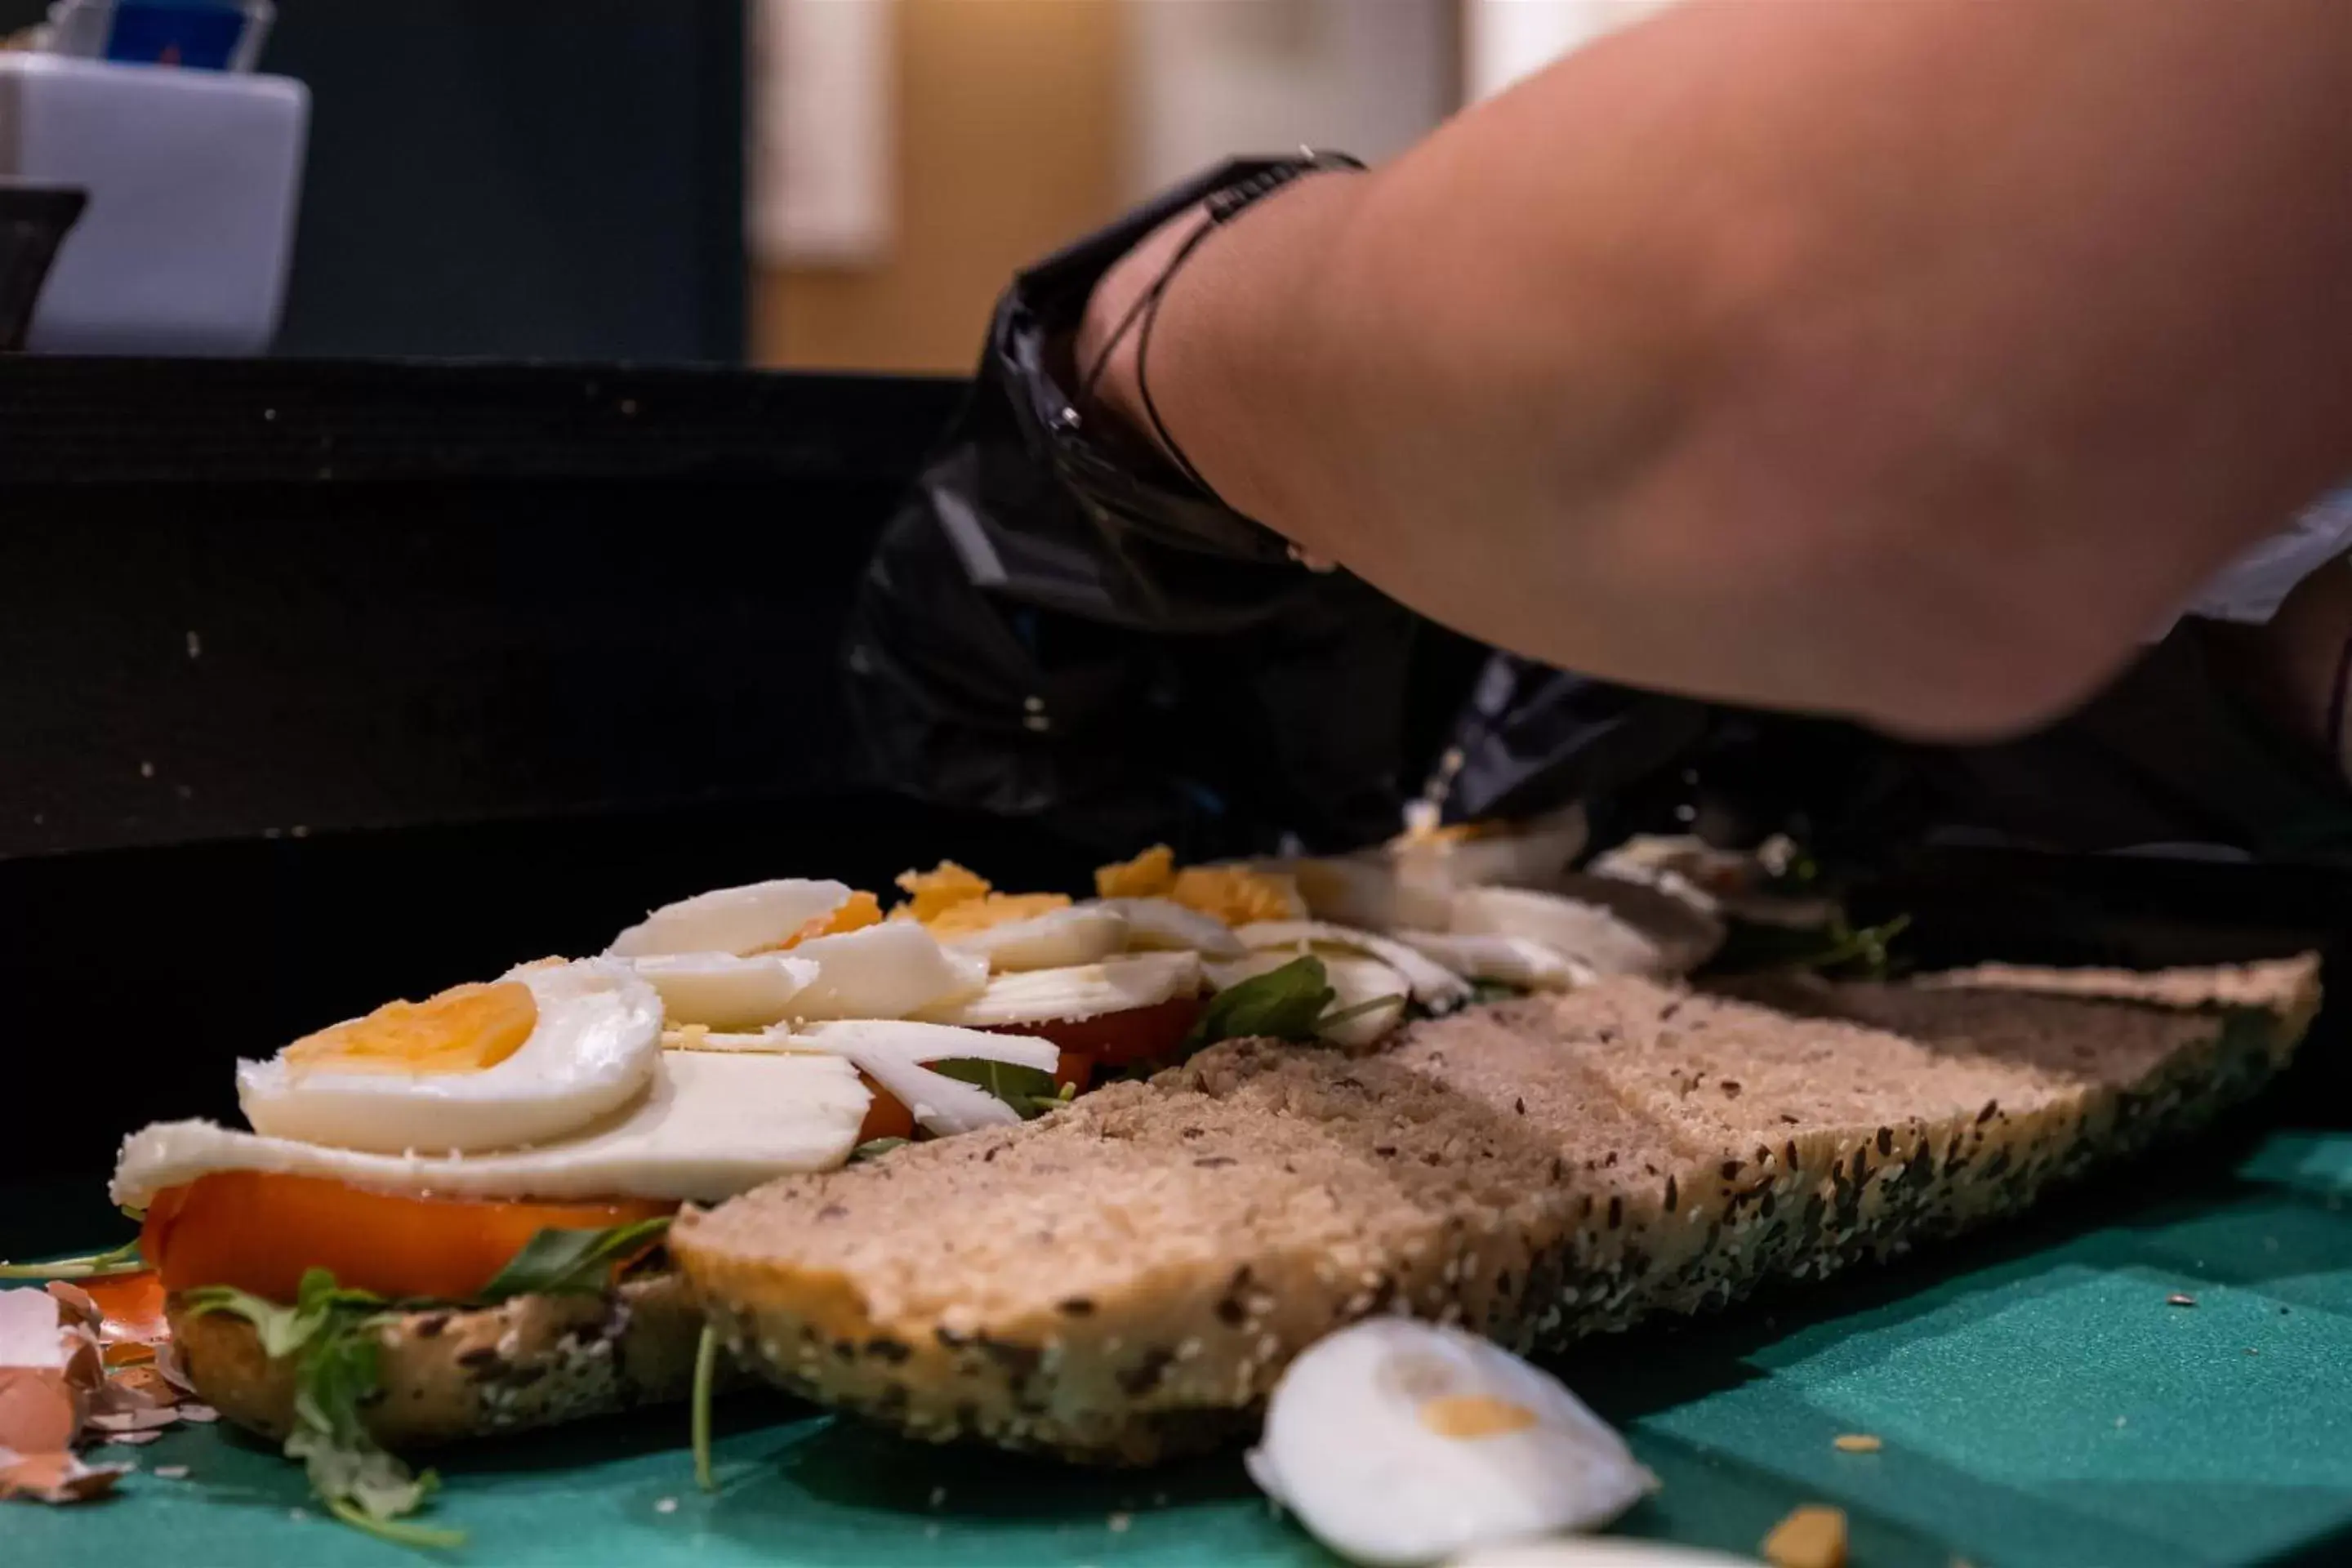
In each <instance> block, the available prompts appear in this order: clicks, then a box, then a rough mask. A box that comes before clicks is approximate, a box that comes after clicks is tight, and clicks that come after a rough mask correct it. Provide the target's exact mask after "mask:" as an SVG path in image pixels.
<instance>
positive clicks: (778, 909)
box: [604, 877, 849, 958]
mask: <svg viewBox="0 0 2352 1568" xmlns="http://www.w3.org/2000/svg"><path fill="white" fill-rule="evenodd" d="M848 900H849V889H848V888H847V886H845V884H843V883H840V882H828V881H812V880H808V879H803V878H799V877H788V878H783V879H780V880H777V881H772V882H752V883H749V884H747V885H746V886H743V887H740V888H719V889H714V890H712V891H710V892H708V893H697V894H696V895H695V896H694V897H693V898H690V899H680V900H678V901H677V902H676V903H674V904H664V905H663V906H662V907H661V908H659V909H657V910H655V911H654V912H653V913H651V914H649V915H647V916H646V918H645V919H644V920H642V921H638V922H637V923H636V924H635V925H633V926H631V927H629V929H628V930H626V931H623V932H622V933H621V934H620V935H618V936H616V937H614V939H613V945H612V946H610V947H608V948H606V949H605V950H604V952H605V953H606V955H607V956H609V957H613V958H644V957H646V956H647V955H648V954H652V953H662V952H732V953H737V954H741V953H747V952H758V951H759V950H760V949H761V948H768V947H775V946H777V945H779V944H781V943H783V942H790V941H791V940H792V939H793V937H794V936H795V935H797V934H798V933H799V932H800V931H802V930H803V929H804V928H805V927H806V926H807V925H808V923H809V922H810V921H814V920H819V919H822V918H823V917H824V916H826V915H829V914H831V913H833V911H834V910H837V909H839V908H841V906H842V905H843V904H845V903H846V902H848Z"/></svg>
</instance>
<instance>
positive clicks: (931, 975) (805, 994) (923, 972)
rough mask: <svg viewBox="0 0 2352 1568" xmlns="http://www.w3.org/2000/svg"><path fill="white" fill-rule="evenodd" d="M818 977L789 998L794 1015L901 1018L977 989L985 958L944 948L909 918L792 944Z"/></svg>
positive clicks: (981, 981) (985, 967) (983, 975)
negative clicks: (813, 966) (813, 965)
mask: <svg viewBox="0 0 2352 1568" xmlns="http://www.w3.org/2000/svg"><path fill="white" fill-rule="evenodd" d="M793 957H795V958H801V959H806V960H808V961H809V962H811V963H814V964H815V965H816V970H817V972H816V978H815V979H814V980H812V981H810V982H809V984H807V986H806V987H805V988H803V990H802V991H801V992H800V994H798V995H796V996H794V997H793V1005H792V1013H793V1016H794V1017H796V1018H903V1017H905V1016H908V1014H910V1013H914V1012H918V1011H920V1010H921V1009H923V1008H926V1007H931V1006H936V1005H944V1004H947V1003H952V1002H957V1001H961V999H963V998H964V997H967V996H973V995H977V994H979V993H980V991H981V989H982V987H983V986H985V985H986V984H988V960H986V959H984V958H981V957H978V956H976V955H974V954H971V953H959V952H949V951H948V950H947V949H945V948H943V947H941V946H940V944H939V942H938V940H937V939H935V938H934V937H933V936H932V935H931V933H930V932H929V931H925V930H924V929H923V928H922V927H921V926H919V925H917V924H916V923H915V922H914V921H883V922H882V923H881V924H880V925H874V926H867V927H866V928H865V929H864V930H862V931H844V932H842V933H841V934H840V935H838V936H820V937H816V938H814V939H812V940H810V941H808V942H802V943H801V944H800V945H799V946H798V947H795V948H794V949H793Z"/></svg>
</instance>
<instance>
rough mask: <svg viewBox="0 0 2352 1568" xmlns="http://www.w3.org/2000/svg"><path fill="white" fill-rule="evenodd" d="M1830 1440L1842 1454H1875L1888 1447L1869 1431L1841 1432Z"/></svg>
mask: <svg viewBox="0 0 2352 1568" xmlns="http://www.w3.org/2000/svg"><path fill="white" fill-rule="evenodd" d="M1830 1441H1831V1444H1832V1446H1833V1447H1835V1448H1836V1449H1837V1451H1838V1452H1839V1453H1841V1454H1875V1453H1876V1452H1878V1450H1879V1449H1881V1448H1884V1447H1886V1445H1885V1443H1882V1442H1880V1441H1879V1440H1878V1439H1877V1438H1876V1437H1874V1436H1871V1435H1870V1434H1869V1433H1867V1432H1841V1433H1839V1434H1838V1435H1837V1436H1835V1437H1832V1439H1830Z"/></svg>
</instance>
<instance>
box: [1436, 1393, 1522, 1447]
mask: <svg viewBox="0 0 2352 1568" xmlns="http://www.w3.org/2000/svg"><path fill="white" fill-rule="evenodd" d="M1421 1424H1422V1425H1423V1426H1426V1427H1428V1428H1429V1429H1430V1430H1431V1431H1433V1432H1434V1433H1436V1434H1437V1435H1438V1436H1441V1437H1500V1436H1503V1435H1504V1434H1506V1433H1509V1432H1524V1431H1526V1430H1527V1429H1528V1427H1530V1426H1534V1425H1535V1424H1536V1413H1535V1412H1534V1411H1532V1410H1530V1409H1528V1407H1527V1406H1526V1405H1514V1404H1512V1403H1511V1402H1510V1401H1509V1400H1507V1399H1497V1398H1496V1397H1495V1396H1494V1395H1493V1394H1446V1395H1444V1397H1442V1398H1438V1399H1432V1400H1430V1401H1428V1402H1427V1403H1425V1404H1423V1405H1422V1407H1421Z"/></svg>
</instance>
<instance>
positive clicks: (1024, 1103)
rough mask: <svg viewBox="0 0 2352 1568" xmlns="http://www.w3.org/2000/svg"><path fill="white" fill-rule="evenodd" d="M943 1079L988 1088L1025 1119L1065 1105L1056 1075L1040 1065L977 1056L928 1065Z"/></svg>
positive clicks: (928, 1063)
mask: <svg viewBox="0 0 2352 1568" xmlns="http://www.w3.org/2000/svg"><path fill="white" fill-rule="evenodd" d="M924 1065H925V1066H926V1067H928V1068H930V1069H931V1070H932V1071H933V1072H935V1073H938V1074H939V1075H940V1077H942V1078H951V1079H955V1080H956V1081H957V1082H959V1083H968V1084H971V1085H973V1086H974V1087H976V1088H979V1089H985V1090H987V1091H988V1092H989V1093H990V1094H992V1095H994V1096H995V1097H996V1098H997V1099H999V1100H1003V1101H1004V1103H1005V1104H1007V1105H1009V1106H1011V1107H1012V1108H1013V1110H1017V1111H1019V1112H1020V1113H1021V1117H1022V1120H1024V1121H1034V1120H1035V1119H1036V1118H1038V1117H1040V1116H1043V1115H1045V1112H1047V1111H1049V1110H1059V1109H1060V1108H1061V1106H1062V1104H1063V1100H1062V1096H1061V1090H1060V1089H1058V1088H1056V1087H1055V1083H1054V1075H1053V1074H1052V1073H1049V1072H1045V1071H1043V1070H1041V1069H1039V1068H1024V1067H1019V1066H1016V1065H1014V1064H1013V1063H1012V1062H992V1061H983V1060H981V1059H979V1058H970V1059H958V1060H953V1061H943V1062H926V1063H925V1064H924Z"/></svg>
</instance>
